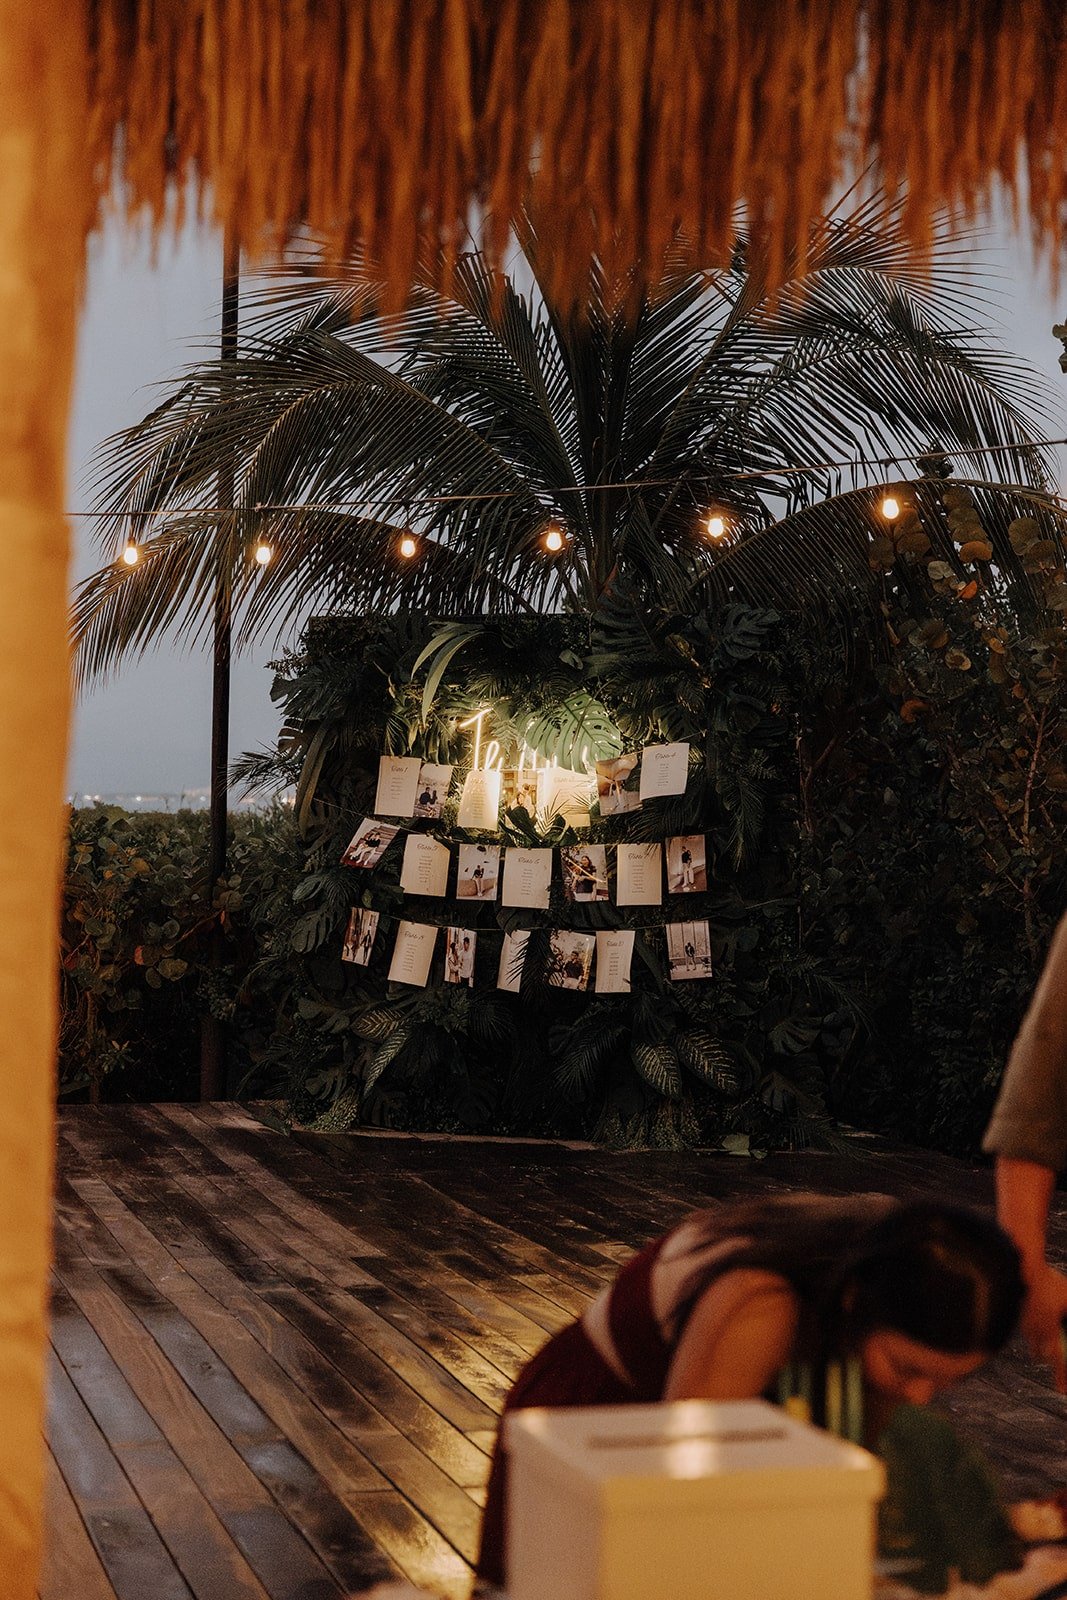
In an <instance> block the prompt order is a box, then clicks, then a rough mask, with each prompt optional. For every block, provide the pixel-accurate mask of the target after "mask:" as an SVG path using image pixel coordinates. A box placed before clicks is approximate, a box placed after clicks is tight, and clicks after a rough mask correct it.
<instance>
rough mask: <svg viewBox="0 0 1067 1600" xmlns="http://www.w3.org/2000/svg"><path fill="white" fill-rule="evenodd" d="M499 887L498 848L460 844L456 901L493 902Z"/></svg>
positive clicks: (485, 845)
mask: <svg viewBox="0 0 1067 1600" xmlns="http://www.w3.org/2000/svg"><path fill="white" fill-rule="evenodd" d="M499 886H500V846H499V845H498V844H461V845H460V847H459V873H458V876H457V878H456V898H457V899H458V900H495V899H496V892H497V889H498V888H499Z"/></svg>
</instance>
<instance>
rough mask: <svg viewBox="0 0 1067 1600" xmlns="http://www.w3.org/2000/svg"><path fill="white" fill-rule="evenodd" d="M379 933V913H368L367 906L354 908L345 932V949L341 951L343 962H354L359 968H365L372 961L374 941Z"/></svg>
mask: <svg viewBox="0 0 1067 1600" xmlns="http://www.w3.org/2000/svg"><path fill="white" fill-rule="evenodd" d="M377 932H378V913H377V911H368V910H367V908H366V906H353V907H352V915H351V916H350V917H349V919H348V927H347V929H346V930H345V943H344V949H343V950H342V951H341V960H342V961H352V962H354V963H355V965H356V966H357V967H365V966H366V965H367V963H368V962H369V960H370V953H371V951H372V950H373V949H374V939H375V935H376V934H377Z"/></svg>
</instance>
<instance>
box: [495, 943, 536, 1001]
mask: <svg viewBox="0 0 1067 1600" xmlns="http://www.w3.org/2000/svg"><path fill="white" fill-rule="evenodd" d="M529 942H530V935H529V933H527V932H520V933H506V934H505V935H504V943H503V945H502V946H501V948H500V965H499V967H498V968H497V974H496V986H497V988H498V989H506V990H507V992H508V994H518V992H519V989H520V988H521V987H522V969H523V966H524V964H525V962H526V946H527V945H528V944H529Z"/></svg>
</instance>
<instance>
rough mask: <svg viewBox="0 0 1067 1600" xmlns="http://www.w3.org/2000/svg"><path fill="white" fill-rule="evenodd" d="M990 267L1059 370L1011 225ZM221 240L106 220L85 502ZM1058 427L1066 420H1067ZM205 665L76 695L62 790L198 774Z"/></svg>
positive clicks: (146, 673) (213, 309)
mask: <svg viewBox="0 0 1067 1600" xmlns="http://www.w3.org/2000/svg"><path fill="white" fill-rule="evenodd" d="M983 255H984V259H985V263H986V275H987V276H993V275H995V280H996V281H995V290H994V293H995V301H996V304H995V306H994V308H993V313H992V315H993V317H994V318H996V319H998V320H999V322H1000V324H1001V327H1000V328H999V330H998V329H996V328H995V327H994V332H999V336H1000V338H1001V340H1002V342H1003V343H1004V345H1005V346H1006V347H1007V348H1008V349H1010V350H1012V351H1014V352H1015V353H1016V354H1018V355H1020V356H1025V357H1026V358H1027V359H1029V360H1030V361H1031V362H1032V363H1033V364H1034V365H1035V366H1037V367H1038V368H1039V369H1040V370H1041V371H1042V372H1043V373H1044V374H1045V375H1046V377H1047V378H1048V379H1049V380H1050V381H1052V382H1054V383H1056V384H1057V385H1058V384H1059V383H1061V382H1062V383H1063V385H1064V413H1065V414H1067V379H1062V380H1061V378H1060V373H1059V368H1058V365H1057V357H1058V355H1059V350H1060V347H1059V345H1058V344H1057V343H1056V341H1055V340H1053V339H1052V337H1051V334H1050V328H1051V325H1052V323H1053V322H1056V321H1059V320H1061V315H1062V312H1061V310H1060V309H1059V308H1058V307H1057V305H1056V303H1055V302H1054V300H1053V297H1052V295H1051V292H1050V290H1049V287H1048V284H1047V282H1046V281H1045V279H1044V278H1043V276H1042V275H1040V274H1039V273H1037V272H1035V271H1034V270H1033V268H1032V266H1031V263H1030V257H1029V250H1028V248H1027V247H1026V245H1025V244H1023V243H1021V242H1020V241H1018V240H1014V239H1012V238H1011V237H1010V236H1008V235H1004V236H1002V237H1000V238H999V239H998V240H996V241H994V242H993V243H991V244H990V246H989V247H988V248H987V249H986V250H985V251H984V252H983ZM220 274H221V246H220V243H219V240H218V238H217V237H216V236H215V235H214V234H212V233H211V232H210V231H208V230H202V231H198V230H195V229H189V230H187V232H186V234H185V235H184V236H183V238H182V240H181V241H180V242H179V244H178V245H176V246H174V245H169V246H168V245H164V246H161V247H160V248H159V251H158V254H157V260H156V261H155V263H153V262H152V260H151V259H150V252H149V251H148V249H147V248H146V247H145V246H144V245H143V243H142V244H138V243H135V242H132V241H131V240H129V239H128V238H126V237H125V236H124V235H122V234H121V233H120V232H119V230H118V229H109V230H108V231H106V232H105V234H104V235H103V237H102V238H100V239H98V240H97V241H96V242H95V244H94V248H93V251H92V256H91V261H90V271H89V282H88V292H87V296H86V303H85V308H84V314H83V319H82V330H81V341H80V349H79V367H78V377H77V388H76V393H75V402H74V408H73V415H72V421H71V434H70V500H69V505H70V507H71V509H72V510H75V511H77V510H80V509H84V508H85V506H86V505H87V504H88V500H89V496H88V493H87V491H86V486H85V476H86V468H87V465H88V463H89V461H90V459H91V457H92V455H93V453H94V451H95V449H96V447H97V446H98V444H99V443H100V442H101V440H103V439H104V438H105V437H107V435H109V434H111V433H113V432H114V431H115V430H116V429H118V428H121V427H124V426H126V425H127V424H129V423H132V422H135V421H136V420H137V419H138V418H139V417H141V416H143V415H144V414H145V413H146V412H147V411H148V410H150V409H151V407H152V406H153V405H154V404H155V403H156V398H157V397H156V396H155V394H154V389H153V385H155V384H158V383H159V382H161V381H163V380H166V379H168V378H170V377H173V376H174V375H175V374H176V373H177V372H178V371H179V370H180V369H181V368H182V366H183V365H185V364H186V363H187V362H189V361H191V360H194V359H196V358H197V357H198V356H199V355H201V354H204V353H206V351H207V350H208V349H209V348H210V349H213V348H214V346H215V342H216V337H217V336H216V333H215V328H216V320H217V311H218V299H219V293H220V289H219V279H220ZM1054 431H1055V432H1056V433H1059V434H1063V433H1067V422H1064V423H1062V424H1059V425H1057V427H1056V429H1055V430H1054ZM91 526H92V524H91V522H89V521H87V520H84V519H77V520H76V522H75V532H76V540H77V553H76V565H75V575H76V576H77V575H79V574H84V573H86V572H89V571H91V570H92V569H93V568H94V567H96V566H98V565H100V564H101V559H102V558H101V557H99V556H98V555H97V553H96V552H95V550H94V549H93V545H92V539H91V531H90V530H91ZM270 655H271V651H270V649H269V648H267V647H264V648H263V649H261V650H259V651H257V652H256V653H255V654H250V655H247V656H245V657H242V658H240V659H238V661H237V662H236V663H235V667H234V675H233V708H232V729H231V740H230V744H231V750H232V751H233V752H234V753H238V752H240V751H243V750H249V749H254V748H258V747H260V746H263V745H269V744H271V743H273V740H274V736H275V734H276V732H277V728H278V721H279V718H278V712H277V708H276V707H274V706H273V705H272V704H271V701H270V697H269V696H270V683H271V674H270V672H269V671H268V670H267V668H266V662H267V661H268V660H269V659H270ZM209 727H210V665H209V661H208V652H207V651H206V650H204V649H198V650H196V651H195V652H190V651H187V650H186V651H181V652H179V651H176V650H174V649H171V648H168V647H167V646H166V645H164V646H163V647H162V648H160V649H159V650H157V651H156V652H154V653H153V654H151V655H149V656H146V657H145V658H143V659H142V660H141V661H138V662H133V663H131V664H129V665H128V666H127V667H125V668H124V669H123V671H122V672H121V673H119V674H117V675H116V676H115V677H114V678H113V679H112V680H111V681H110V682H109V683H107V684H106V685H104V686H102V687H99V688H96V689H94V691H93V692H92V693H90V694H88V695H86V696H85V697H84V698H83V699H82V701H81V703H80V705H79V706H78V707H77V709H76V712H75V726H74V738H73V744H72V750H71V760H70V770H69V781H68V790H69V792H71V793H72V794H95V793H106V794H131V795H132V794H136V793H141V792H150V793H153V794H161V793H165V794H171V795H177V794H179V793H181V792H182V791H186V790H189V789H196V788H203V787H205V786H206V784H207V781H208V738H209Z"/></svg>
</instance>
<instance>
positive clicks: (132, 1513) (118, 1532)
mask: <svg viewBox="0 0 1067 1600" xmlns="http://www.w3.org/2000/svg"><path fill="white" fill-rule="evenodd" d="M48 1437H49V1442H50V1445H51V1449H52V1454H53V1456H54V1457H55V1460H56V1464H57V1466H58V1468H59V1470H60V1472H61V1473H62V1475H63V1479H64V1481H65V1483H66V1486H67V1489H68V1490H69V1491H70V1494H71V1497H72V1498H73V1500H74V1503H75V1505H76V1506H77V1508H78V1512H79V1515H80V1516H81V1520H82V1522H83V1524H84V1526H85V1528H86V1531H87V1532H88V1535H89V1538H90V1539H91V1541H92V1543H93V1546H94V1548H95V1550H96V1554H97V1556H98V1558H99V1561H100V1565H101V1566H102V1567H103V1569H104V1571H105V1573H106V1574H107V1577H108V1580H109V1582H110V1583H111V1586H112V1588H113V1589H114V1591H115V1594H116V1596H117V1597H118V1600H145V1596H148V1595H150V1596H151V1597H152V1600H191V1591H190V1589H189V1587H188V1585H187V1584H186V1582H185V1580H184V1579H183V1577H182V1576H181V1573H180V1572H179V1571H178V1567H177V1564H176V1562H175V1561H174V1560H173V1558H172V1556H171V1555H170V1552H169V1551H168V1550H167V1548H166V1546H165V1544H164V1543H163V1540H162V1539H161V1538H160V1536H159V1534H158V1532H157V1531H156V1529H155V1527H154V1525H153V1523H152V1520H151V1518H150V1517H149V1515H148V1513H147V1511H146V1510H145V1508H144V1506H143V1505H142V1504H141V1501H140V1500H139V1499H138V1497H137V1495H136V1493H135V1492H134V1489H133V1487H132V1485H131V1484H130V1481H129V1479H128V1478H127V1476H126V1474H125V1472H124V1471H123V1470H122V1467H121V1466H120V1465H119V1463H118V1461H117V1460H116V1458H115V1456H114V1454H113V1453H112V1451H111V1449H110V1447H109V1445H108V1443H107V1440H106V1439H105V1438H104V1436H103V1434H102V1433H101V1431H100V1429H99V1428H98V1427H97V1425H96V1423H95V1421H94V1420H93V1418H92V1416H91V1415H90V1413H89V1410H88V1408H87V1407H86V1405H85V1403H84V1401H83V1400H82V1398H81V1396H80V1395H79V1394H78V1391H77V1389H76V1388H75V1387H74V1384H73V1383H72V1381H71V1379H70V1377H69V1375H68V1374H67V1372H66V1370H65V1368H64V1367H63V1366H62V1364H61V1362H60V1361H59V1359H58V1357H53V1360H52V1363H51V1367H50V1372H49V1427H48Z"/></svg>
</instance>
